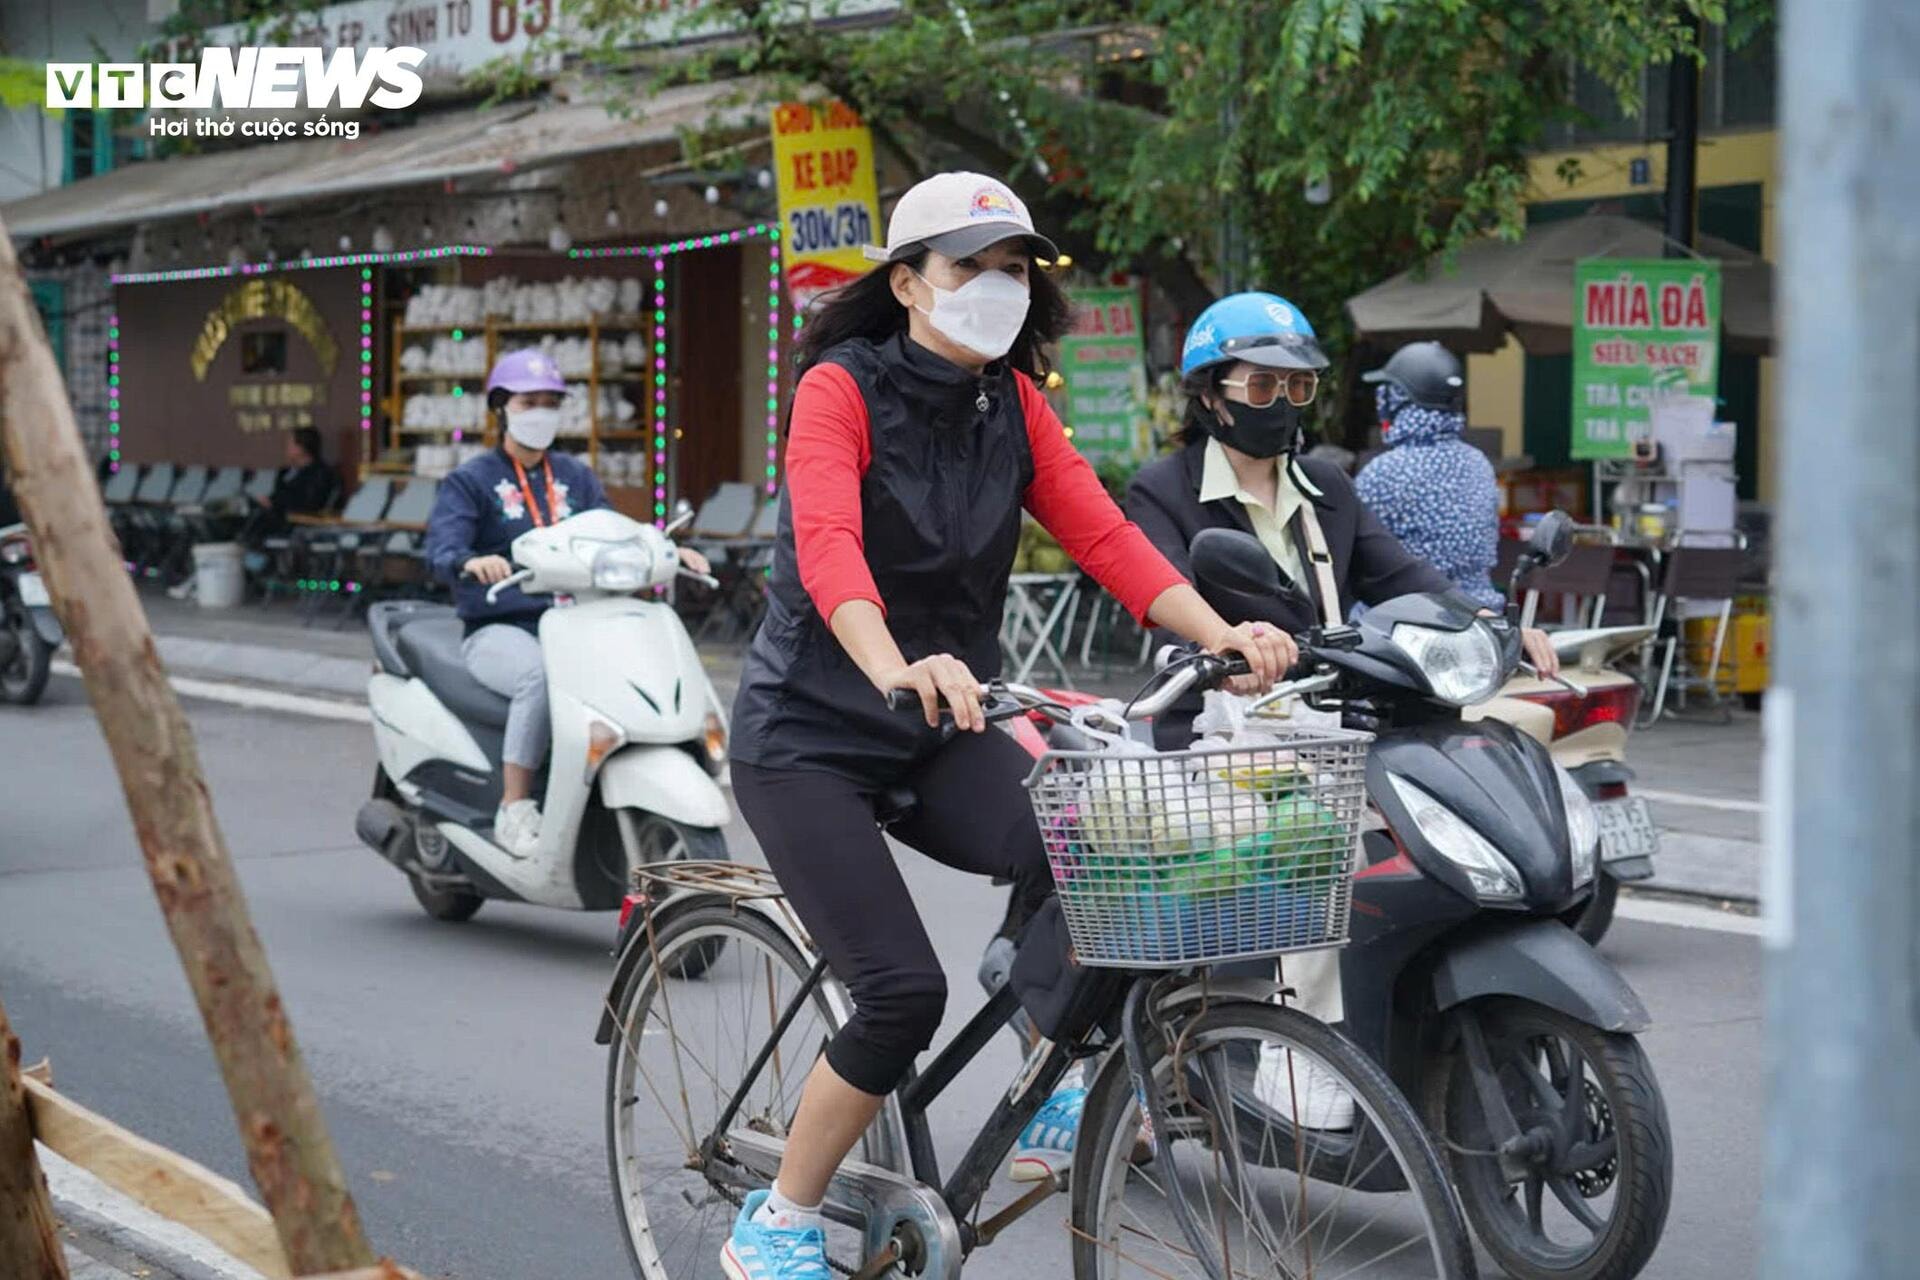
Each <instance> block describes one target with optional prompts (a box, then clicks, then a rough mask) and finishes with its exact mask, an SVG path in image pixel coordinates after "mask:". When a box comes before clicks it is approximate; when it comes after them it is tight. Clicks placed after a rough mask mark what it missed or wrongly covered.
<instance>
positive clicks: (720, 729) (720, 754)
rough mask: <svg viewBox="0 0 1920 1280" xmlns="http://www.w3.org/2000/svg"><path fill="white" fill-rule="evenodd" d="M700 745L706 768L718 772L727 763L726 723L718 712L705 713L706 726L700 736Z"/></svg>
mask: <svg viewBox="0 0 1920 1280" xmlns="http://www.w3.org/2000/svg"><path fill="white" fill-rule="evenodd" d="M700 745H701V747H702V748H703V749H704V750H705V751H706V753H707V766H708V767H709V768H711V769H712V770H714V772H716V773H717V772H719V771H720V769H721V767H722V766H723V765H725V764H726V763H727V722H726V721H724V720H722V719H721V718H720V713H719V712H718V711H709V712H707V725H706V729H705V731H704V732H702V733H701V735H700Z"/></svg>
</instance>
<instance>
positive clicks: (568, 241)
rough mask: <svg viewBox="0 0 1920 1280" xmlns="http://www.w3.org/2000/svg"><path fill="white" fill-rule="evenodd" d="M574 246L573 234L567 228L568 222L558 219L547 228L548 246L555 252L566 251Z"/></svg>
mask: <svg viewBox="0 0 1920 1280" xmlns="http://www.w3.org/2000/svg"><path fill="white" fill-rule="evenodd" d="M572 247H573V235H572V233H571V232H569V231H568V230H567V224H566V223H564V222H561V221H559V220H557V219H556V220H555V221H554V224H553V226H551V227H549V228H548V229H547V248H549V249H551V250H553V251H554V252H555V253H565V252H566V251H567V250H568V249H571V248H572Z"/></svg>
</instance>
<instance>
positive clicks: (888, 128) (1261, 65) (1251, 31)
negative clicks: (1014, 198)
mask: <svg viewBox="0 0 1920 1280" xmlns="http://www.w3.org/2000/svg"><path fill="white" fill-rule="evenodd" d="M660 7H661V6H660V5H659V4H658V3H657V0H579V3H576V4H573V5H570V6H569V11H570V14H571V16H572V18H573V29H574V30H576V31H585V32H587V33H590V39H588V40H586V41H584V42H582V43H579V44H577V45H576V47H575V49H574V52H576V53H578V54H581V55H583V57H584V60H585V61H586V62H587V63H588V64H590V65H597V66H600V67H605V68H615V69H619V70H623V71H625V70H632V69H634V67H635V66H636V64H638V65H640V66H642V67H644V68H646V69H647V70H649V71H650V72H651V73H652V74H654V75H656V76H659V77H662V78H665V79H670V80H688V79H695V80H697V79H717V78H728V77H742V76H754V77H761V78H762V80H763V82H764V83H765V84H766V86H767V90H766V92H767V93H768V96H775V95H778V94H782V93H792V92H796V91H801V90H803V89H805V88H807V87H811V86H818V87H819V88H820V89H824V90H826V91H827V92H830V93H832V94H834V95H835V96H838V97H840V98H842V99H845V100H846V101H848V102H850V103H852V104H853V105H854V106H855V107H857V108H858V109H859V110H860V111H861V112H862V113H863V114H864V115H865V116H866V117H867V118H868V119H869V120H870V121H871V122H872V123H873V125H874V126H875V128H876V131H877V137H878V139H879V141H880V143H881V145H882V146H883V147H887V148H889V149H891V150H892V151H893V152H894V153H895V154H896V155H898V156H901V157H904V158H905V159H906V161H907V162H908V164H909V166H910V167H912V168H913V169H915V170H916V171H921V172H930V171H933V170H935V169H938V168H942V167H949V166H951V165H954V164H960V163H966V164H971V165H974V166H977V167H981V168H985V169H988V170H991V171H994V172H996V173H998V174H1000V175H1001V176H1004V177H1006V178H1008V180H1009V181H1010V182H1011V183H1012V184H1013V185H1014V186H1015V187H1016V188H1017V189H1018V190H1020V191H1021V193H1022V195H1023V196H1024V197H1026V198H1027V199H1028V201H1029V204H1030V205H1032V207H1033V209H1034V215H1035V217H1036V219H1038V220H1040V221H1041V223H1042V224H1043V225H1044V226H1045V227H1046V228H1048V229H1049V230H1052V231H1055V232H1058V233H1059V236H1058V237H1057V238H1061V239H1063V240H1065V241H1066V242H1067V244H1068V246H1069V250H1070V251H1071V252H1074V253H1076V254H1077V255H1079V256H1082V257H1086V258H1090V259H1093V260H1095V261H1100V262H1105V263H1112V264H1115V265H1117V266H1123V267H1129V268H1132V269H1136V270H1143V271H1147V272H1149V273H1151V274H1153V275H1154V276H1155V277H1156V278H1157V279H1158V280H1159V281H1160V283H1162V284H1163V285H1164V286H1166V287H1167V288H1169V289H1170V290H1171V291H1172V292H1173V293H1174V295H1175V297H1176V298H1177V299H1179V300H1180V301H1181V303H1182V304H1183V305H1184V306H1187V307H1189V308H1191V307H1193V306H1197V305H1199V304H1200V303H1202V302H1204V301H1205V300H1206V298H1207V297H1208V296H1209V295H1210V294H1211V293H1212V292H1214V291H1215V290H1216V289H1217V288H1218V287H1219V286H1220V285H1221V284H1222V283H1223V281H1225V280H1234V281H1237V282H1238V283H1239V284H1240V285H1241V287H1255V286H1258V287H1266V288H1271V289H1275V290H1277V291H1279V292H1282V293H1284V294H1286V295H1287V296H1289V297H1290V298H1292V299H1293V300H1294V301H1295V302H1297V303H1299V304H1300V305H1301V306H1302V307H1303V308H1305V309H1306V311H1307V312H1308V314H1309V315H1310V316H1311V317H1312V318H1313V319H1314V321H1315V323H1316V324H1317V325H1319V326H1321V327H1323V328H1325V329H1331V330H1332V331H1333V332H1334V335H1335V337H1336V339H1337V338H1338V335H1339V333H1340V331H1341V329H1342V328H1343V322H1342V320H1341V318H1340V316H1341V312H1340V303H1341V302H1342V301H1343V300H1344V299H1345V298H1346V297H1347V296H1349V295H1351V294H1352V293H1353V292H1355V291H1357V290H1359V289H1361V288H1364V287H1366V286H1367V285H1369V284H1371V283H1373V282H1375V281H1377V280H1379V279H1381V278H1383V277H1385V276H1387V275H1390V274H1392V273H1393V272H1396V271H1399V270H1402V269H1404V268H1406V267H1407V266H1409V265H1410V264H1412V263H1414V262H1416V261H1418V260H1420V259H1422V258H1424V257H1426V256H1427V255H1429V254H1432V253H1435V252H1445V251H1448V250H1451V249H1453V248H1456V247H1458V246H1459V245H1461V244H1462V243H1464V242H1466V241H1468V240H1470V239H1473V238H1475V237H1479V236H1483V235H1487V234H1505V235H1514V234H1517V233H1518V232H1519V230H1520V229H1521V227H1522V226H1523V223H1524V197H1525V194H1526V185H1527V181H1528V164H1527V159H1528V155H1529V153H1530V152H1532V151H1534V150H1536V149H1538V148H1539V147H1540V146H1541V145H1542V143H1543V141H1544V139H1545V138H1546V137H1547V130H1548V129H1549V127H1550V126H1551V125H1553V124H1554V123H1556V122H1561V121H1566V120H1569V119H1574V118H1577V112H1576V108H1575V106H1574V104H1573V101H1572V94H1571V87H1572V81H1573V74H1572V72H1573V68H1574V66H1575V65H1576V63H1577V64H1578V65H1579V66H1580V67H1581V68H1582V69H1584V70H1585V71H1586V72H1588V73H1590V74H1592V75H1594V76H1596V77H1598V78H1599V79H1600V80H1602V81H1604V82H1605V83H1606V84H1608V85H1610V86H1611V87H1612V88H1613V89H1614V91H1615V92H1616V94H1617V95H1618V96H1619V98H1620V101H1621V103H1622V105H1623V106H1624V107H1625V108H1627V109H1628V110H1629V111H1632V110H1635V109H1636V108H1637V107H1638V106H1639V105H1640V104H1639V102H1638V95H1639V93H1640V84H1641V77H1642V71H1643V69H1644V68H1646V67H1647V66H1648V65H1650V64H1657V63H1662V62H1666V61H1669V60H1671V59H1674V58H1686V57H1694V58H1697V57H1699V56H1700V50H1699V49H1698V48H1697V47H1696V45H1695V41H1694V35H1693V25H1692V19H1693V18H1694V17H1695V16H1698V17H1699V18H1701V19H1704V20H1705V21H1706V22H1707V23H1710V24H1727V28H1728V35H1729V38H1730V40H1732V41H1735V42H1738V41H1739V40H1741V39H1744V38H1746V37H1747V36H1748V35H1749V34H1750V33H1751V32H1752V31H1753V30H1754V29H1755V27H1756V26H1757V25H1758V24H1760V23H1762V22H1764V21H1766V20H1767V19H1768V17H1769V16H1770V14H1771V11H1772V0H1680V2H1678V3H1672V4H1664V3H1663V4H1649V3H1647V0H1235V2H1234V3H1196V2H1195V0H1134V2H1133V3H1116V2H1113V0H996V2H995V3H992V4H985V3H975V4H972V5H970V6H967V7H966V8H965V9H963V8H962V6H961V5H959V4H956V3H948V2H943V0H907V3H904V4H902V5H901V6H900V9H899V10H898V12H897V13H895V14H893V15H892V17H891V18H890V19H889V20H886V21H883V22H878V23H872V24H868V25H864V26H860V25H851V26H850V25H844V24H843V25H839V26H835V25H833V24H831V23H827V22H819V21H816V22H812V23H807V22H794V21H792V20H791V19H792V18H793V16H794V12H795V10H796V9H803V8H805V7H806V6H804V5H802V4H798V3H794V2H792V0H789V2H787V3H782V2H781V0H709V3H706V4H704V5H700V6H697V7H696V12H695V14H694V15H693V17H692V18H691V19H690V21H693V22H697V23H699V24H702V28H703V29H705V30H709V31H710V30H711V29H712V25H713V24H714V22H715V20H716V17H717V15H719V14H724V15H726V16H727V18H728V19H729V25H730V26H731V27H732V28H733V30H732V33H731V37H730V38H728V39H723V40H720V41H717V42H714V43H712V44H710V45H709V46H707V47H706V48H705V50H704V51H703V52H699V53H696V54H693V55H688V54H687V53H686V52H685V50H684V49H681V50H673V51H663V52H657V53H655V54H653V55H652V56H651V57H648V56H645V55H638V54H636V53H635V52H633V50H634V48H635V46H636V45H638V44H640V43H641V40H640V38H639V35H640V32H641V31H642V30H643V26H645V24H654V25H652V26H646V27H645V29H646V30H648V31H649V32H650V33H651V34H654V35H657V24H658V22H659V17H658V14H659V10H660ZM837 8H838V4H837V2H836V0H814V2H813V4H812V6H811V9H812V12H813V14H814V15H815V16H816V17H821V16H828V15H831V13H832V12H833V11H835V10H836V9H837ZM1318 183H1324V184H1326V186H1327V188H1328V189H1330V193H1331V194H1330V198H1329V199H1328V200H1327V202H1326V203H1312V202H1310V201H1309V200H1308V199H1307V198H1306V196H1305V191H1306V189H1307V187H1308V186H1309V185H1310V184H1318Z"/></svg>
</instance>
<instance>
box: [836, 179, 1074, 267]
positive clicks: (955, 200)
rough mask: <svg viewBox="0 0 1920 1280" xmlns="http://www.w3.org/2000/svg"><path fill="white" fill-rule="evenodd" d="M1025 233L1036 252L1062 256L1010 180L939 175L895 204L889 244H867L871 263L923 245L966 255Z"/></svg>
mask: <svg viewBox="0 0 1920 1280" xmlns="http://www.w3.org/2000/svg"><path fill="white" fill-rule="evenodd" d="M1016 236H1018V237H1020V238H1021V239H1024V240H1025V241H1026V242H1027V245H1028V247H1029V248H1031V249H1032V250H1033V253H1034V256H1036V257H1040V258H1046V259H1048V260H1049V261H1051V260H1052V259H1054V258H1058V257H1059V256H1060V250H1058V249H1057V248H1055V247H1054V244H1053V241H1051V240H1049V239H1047V238H1046V237H1045V236H1043V235H1041V234H1040V233H1039V232H1037V231H1035V230H1034V229H1033V218H1032V217H1031V216H1030V215H1029V214H1028V213H1027V206H1026V205H1025V204H1023V203H1021V200H1020V197H1019V196H1017V195H1015V194H1013V191H1012V190H1011V189H1010V188H1009V187H1008V186H1007V184H1006V183H1004V182H1001V181H1000V180H999V179H998V178H989V177H988V176H987V175H986V174H984V173H936V174H934V175H933V176H932V177H931V178H928V179H927V180H926V181H924V182H920V183H916V184H915V185H914V186H913V187H911V188H909V189H908V191H907V193H906V194H905V195H903V196H901V197H900V202H899V203H898V204H896V205H894V206H893V217H892V218H891V219H889V220H888V222H887V246H886V248H884V249H883V248H881V247H880V246H879V245H873V244H870V245H867V246H866V247H865V249H864V250H863V252H865V254H866V255H867V260H868V261H870V262H898V261H900V259H902V258H905V257H907V256H909V255H910V254H912V253H913V252H914V250H916V249H919V248H921V247H923V246H924V247H925V248H928V249H932V250H933V251H934V252H935V253H938V254H942V255H944V256H946V257H949V258H964V257H966V256H967V255H968V254H973V253H978V252H980V250H982V249H984V248H986V247H987V246H988V245H990V244H999V243H1000V242H1001V241H1002V240H1011V239H1013V238H1014V237H1016Z"/></svg>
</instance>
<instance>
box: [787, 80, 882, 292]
mask: <svg viewBox="0 0 1920 1280" xmlns="http://www.w3.org/2000/svg"><path fill="white" fill-rule="evenodd" d="M773 171H774V174H775V175H776V177H775V182H776V183H777V185H778V188H779V192H780V231H781V248H782V250H783V253H784V255H785V258H786V277H787V288H788V289H789V290H791V291H792V293H793V300H794V305H795V307H797V308H798V309H799V310H800V311H801V312H803V313H804V312H805V310H806V307H807V304H808V303H809V302H810V301H812V299H814V298H815V297H817V296H819V295H820V294H821V293H824V292H826V291H827V290H829V289H837V288H839V287H840V286H841V285H843V284H845V283H847V282H848V281H849V280H852V279H854V278H855V277H857V276H859V275H860V274H862V273H863V272H865V271H867V270H868V269H869V268H870V267H872V265H873V264H872V263H870V262H868V261H867V260H866V257H865V256H864V255H863V254H862V253H861V251H860V250H861V247H862V246H864V245H869V244H876V243H878V242H879V241H880V239H881V238H882V233H881V227H880V192H879V186H878V183H877V181H876V179H875V177H874V171H873V135H872V134H871V133H870V132H869V131H868V130H867V126H866V124H865V122H863V121H862V120H861V119H860V116H859V113H858V112H856V111H854V110H853V108H851V107H849V106H847V105H846V104H845V103H841V102H783V103H780V104H778V105H777V106H775V107H774V109H773Z"/></svg>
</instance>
